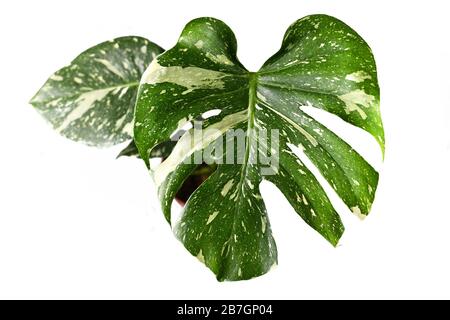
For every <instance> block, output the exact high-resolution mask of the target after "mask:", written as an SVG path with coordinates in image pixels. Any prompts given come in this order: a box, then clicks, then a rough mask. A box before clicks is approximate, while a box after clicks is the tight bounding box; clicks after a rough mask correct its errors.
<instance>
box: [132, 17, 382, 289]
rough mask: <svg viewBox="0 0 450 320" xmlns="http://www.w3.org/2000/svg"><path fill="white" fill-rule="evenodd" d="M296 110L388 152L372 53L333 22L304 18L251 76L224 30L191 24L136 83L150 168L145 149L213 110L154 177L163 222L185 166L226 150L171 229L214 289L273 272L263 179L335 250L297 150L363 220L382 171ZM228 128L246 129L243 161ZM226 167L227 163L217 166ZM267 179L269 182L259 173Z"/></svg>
mask: <svg viewBox="0 0 450 320" xmlns="http://www.w3.org/2000/svg"><path fill="white" fill-rule="evenodd" d="M303 106H313V107H315V108H320V109H323V110H326V111H327V112H329V113H332V114H334V115H336V116H338V117H340V118H342V119H343V120H344V121H346V122H348V123H350V124H352V125H354V126H357V127H359V128H362V129H364V130H366V131H367V132H369V133H370V134H371V135H373V136H374V137H375V139H376V140H377V141H378V142H379V144H380V146H381V149H382V150H384V133H383V127H382V123H381V117H380V110H379V87H378V83H377V74H376V67H375V61H374V58H373V55H372V52H371V50H370V48H369V46H368V45H367V44H366V43H365V42H364V40H363V39H362V38H361V37H360V36H359V35H358V34H357V33H356V32H355V31H354V30H352V29H351V28H350V27H348V26H347V25H346V24H344V23H343V22H341V21H339V20H337V19H335V18H333V17H330V16H325V15H313V16H308V17H305V18H303V19H300V20H298V21H297V22H295V23H294V24H292V25H291V26H290V27H289V29H288V30H287V32H286V34H285V37H284V40H283V43H282V47H281V49H280V50H279V51H278V52H277V53H276V54H275V55H274V56H272V57H271V58H270V59H269V60H268V61H267V62H266V63H265V64H264V65H263V67H262V68H261V70H260V71H258V72H256V73H253V72H248V71H247V70H246V69H245V68H244V67H243V66H242V64H241V63H240V62H239V60H238V59H237V57H236V39H235V36H234V34H233V33H232V31H231V30H230V29H229V27H228V26H226V25H225V24H224V23H223V22H221V21H219V20H216V19H212V18H200V19H196V20H193V21H191V22H190V23H189V24H188V25H187V26H186V27H185V29H184V30H183V32H182V34H181V37H180V38H179V40H178V43H177V44H176V46H175V47H174V48H172V49H170V50H168V51H166V52H165V53H164V54H162V55H160V56H159V57H158V58H157V59H155V60H154V61H153V62H152V64H151V65H150V66H149V68H148V69H147V71H146V72H145V75H144V76H143V78H142V81H141V86H140V89H139V94H138V102H137V105H136V113H135V127H134V133H135V142H136V145H137V147H138V150H139V152H140V154H141V156H142V158H143V159H145V160H146V163H147V165H148V161H147V159H148V155H149V154H150V153H151V152H152V150H153V148H154V147H155V146H157V145H158V144H159V143H161V142H162V141H167V140H168V139H169V137H170V136H171V134H172V133H173V132H176V130H177V129H178V128H180V127H182V126H183V125H184V124H185V123H186V122H188V121H191V120H192V119H195V118H197V117H198V116H199V115H201V114H204V113H205V112H208V111H211V110H217V109H218V110H220V113H219V114H216V115H215V116H211V117H209V118H207V119H206V120H204V121H203V122H201V123H200V125H201V126H202V129H204V130H205V131H203V133H202V134H203V140H200V142H199V143H196V142H195V141H194V143H192V137H193V136H195V134H196V133H197V132H198V131H199V130H197V129H196V128H193V129H190V130H189V131H187V132H186V133H185V134H184V135H183V136H182V137H181V138H180V140H179V141H178V143H177V144H176V146H175V148H174V149H173V151H172V153H171V154H170V156H169V157H168V158H167V159H166V160H165V161H164V162H163V163H162V164H161V165H160V166H159V167H157V168H156V169H155V170H154V171H153V172H152V174H153V178H154V180H155V182H156V185H157V187H158V193H159V198H160V201H161V204H162V209H163V212H164V215H165V216H166V219H167V220H168V221H170V208H171V204H172V201H173V198H174V196H175V194H176V192H177V190H178V189H179V188H180V187H181V186H182V184H183V181H184V180H185V179H186V178H187V177H188V176H189V175H190V174H191V173H192V172H193V171H194V170H195V169H196V167H197V166H198V165H197V164H195V163H193V162H192V159H195V158H196V157H197V156H198V155H200V154H202V152H203V151H207V150H209V148H211V147H212V146H213V145H215V144H216V143H218V142H219V141H222V140H223V139H225V140H226V141H225V142H226V143H225V145H226V146H227V147H226V148H223V152H222V153H219V154H215V159H216V161H217V163H218V167H217V169H216V171H215V172H214V173H212V174H211V176H210V177H209V178H208V179H207V180H206V181H205V182H204V183H203V184H202V185H201V186H200V187H198V189H197V190H196V191H195V192H194V193H193V194H192V195H191V197H190V198H189V200H188V202H187V204H186V206H185V208H184V211H183V214H182V217H181V220H180V221H179V222H178V223H177V224H176V226H175V233H176V235H177V237H178V238H179V239H180V240H181V241H182V243H183V244H184V246H185V247H186V248H187V250H189V252H191V254H193V255H195V256H197V257H198V258H199V259H200V260H201V261H203V262H204V263H205V264H206V265H207V266H208V267H209V268H210V269H211V270H212V271H213V272H214V273H215V274H216V275H217V278H218V280H242V279H249V278H252V277H256V276H259V275H262V274H264V273H266V272H267V271H268V270H270V268H271V267H272V266H273V265H275V264H276V263H277V250H276V246H275V242H274V239H273V237H272V232H271V228H270V223H269V219H268V216H267V212H266V208H265V204H264V201H263V199H262V197H261V194H260V191H259V184H260V182H261V181H262V179H266V180H268V181H271V182H272V183H274V184H275V185H276V186H277V187H278V188H279V189H280V190H281V191H282V192H283V194H284V195H285V197H286V198H287V200H288V201H289V202H290V204H291V205H292V207H293V208H294V209H295V211H296V212H297V213H298V215H299V216H300V217H301V218H303V220H304V221H305V222H306V223H307V224H309V225H310V226H311V227H312V228H314V229H315V230H317V232H318V233H320V234H321V235H322V236H323V237H324V238H325V239H327V240H328V241H329V242H330V243H331V244H332V245H336V244H337V243H338V241H339V239H340V237H341V235H342V233H343V231H344V226H343V225H342V222H341V219H340V217H339V215H338V214H337V212H336V211H335V209H334V207H333V205H332V204H331V202H330V200H329V198H328V196H327V194H326V192H325V191H324V189H323V187H322V186H321V184H320V183H319V182H318V180H317V179H316V177H315V176H314V175H313V174H312V173H311V172H310V170H309V169H308V167H307V166H305V165H304V163H303V162H302V161H301V159H300V158H299V157H298V155H297V152H303V153H304V154H305V155H306V156H307V157H308V158H309V159H310V160H311V162H312V163H313V164H314V165H315V166H316V167H317V169H318V170H319V171H320V173H321V175H322V176H323V177H324V178H325V179H326V181H327V182H328V183H329V184H330V185H331V186H332V188H333V189H334V190H335V191H336V193H337V194H338V195H339V196H340V197H341V198H342V200H343V201H344V202H345V203H346V205H347V206H348V207H349V208H350V209H351V210H352V211H353V212H354V213H355V214H357V215H359V216H366V215H367V214H368V213H369V211H370V207H371V205H372V203H373V200H374V195H375V190H376V187H377V183H378V173H377V172H376V171H375V170H374V169H373V168H372V166H370V164H368V163H367V162H366V161H365V160H364V159H363V158H362V157H361V156H360V155H359V154H358V153H357V152H356V151H355V150H353V149H352V147H351V146H350V145H349V144H347V143H346V142H345V141H343V140H342V139H341V138H339V137H338V136H337V135H336V134H334V133H333V132H332V131H331V130H329V129H327V128H326V127H325V126H324V125H322V124H321V123H319V122H318V121H316V120H315V119H314V118H313V117H311V116H310V115H308V114H307V113H306V112H304V110H303V109H302V107H303ZM208 129H215V131H212V130H209V131H208ZM231 129H244V130H246V133H245V147H244V150H245V152H244V155H243V159H239V155H238V154H236V153H235V152H234V151H233V150H237V148H239V144H238V141H237V139H234V137H233V136H231V135H229V134H228V133H229V132H231ZM262 129H266V130H269V131H270V130H278V132H279V151H277V150H276V149H275V143H273V142H272V141H271V140H269V142H266V143H265V144H264V143H263V142H264V141H265V140H264V141H263V139H262V136H261V135H260V134H258V132H259V131H260V130H262ZM272 132H274V131H272ZM230 145H231V146H233V147H232V148H231V147H229V146H230ZM266 153H269V155H270V156H275V157H277V158H278V159H279V163H278V164H277V166H275V168H273V167H272V168H267V167H265V165H264V164H263V163H262V162H258V161H252V160H254V159H259V157H260V156H261V154H266ZM229 158H231V159H234V164H229V162H228V161H224V159H229ZM189 159H190V160H191V161H190V162H189V161H186V160H189ZM238 160H242V161H238ZM223 162H226V164H223ZM268 169H271V170H272V171H273V173H275V174H272V175H270V174H267V172H268V171H267V170H268ZM264 170H266V171H264Z"/></svg>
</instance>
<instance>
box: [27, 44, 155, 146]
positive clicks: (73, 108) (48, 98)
mask: <svg viewBox="0 0 450 320" xmlns="http://www.w3.org/2000/svg"><path fill="white" fill-rule="evenodd" d="M161 52H163V49H161V48H160V47H159V46H157V45H156V44H154V43H152V42H150V41H148V40H147V39H144V38H141V37H122V38H117V39H115V40H112V41H108V42H104V43H101V44H99V45H97V46H95V47H92V48H90V49H88V50H86V51H85V52H83V53H82V54H80V55H79V56H78V57H77V58H76V59H75V60H73V61H72V63H71V64H70V65H68V66H67V67H64V68H63V69H61V70H59V71H57V72H56V73H55V74H53V75H52V76H51V77H50V78H49V79H48V80H47V82H46V83H45V84H44V86H43V87H42V88H41V89H40V90H39V91H38V93H37V94H36V95H35V96H34V97H33V98H32V99H31V104H32V105H33V106H34V107H36V109H37V110H38V111H39V112H40V113H41V114H42V115H43V116H44V118H46V119H47V120H48V121H49V122H50V123H51V124H52V126H53V127H54V128H55V130H56V131H58V132H59V133H61V134H62V135H63V136H65V137H67V138H69V139H72V140H75V141H82V142H84V143H86V144H88V145H93V146H109V145H113V144H116V143H120V142H122V141H125V140H127V139H130V138H131V137H132V133H133V124H132V121H133V114H134V106H135V102H136V96H137V90H138V86H139V80H140V79H141V76H142V73H143V72H144V71H145V69H146V68H147V67H148V65H149V64H150V62H151V61H152V60H153V59H154V58H155V57H156V56H157V55H158V54H160V53H161Z"/></svg>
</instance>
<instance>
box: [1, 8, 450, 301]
mask: <svg viewBox="0 0 450 320" xmlns="http://www.w3.org/2000/svg"><path fill="white" fill-rule="evenodd" d="M311 13H327V14H331V15H334V16H336V17H338V18H340V19H341V20H343V21H344V22H346V23H347V24H349V25H350V26H352V27H353V28H354V29H355V30H357V31H358V33H360V34H361V35H362V36H363V37H364V38H365V39H366V41H367V42H368V43H369V44H370V46H371V47H372V49H373V51H374V54H375V57H376V60H377V64H378V72H379V82H380V86H381V93H382V96H381V98H382V105H381V110H382V116H383V120H384V124H385V130H386V140H387V150H386V157H385V161H384V164H383V165H382V166H380V165H379V164H378V165H377V168H381V179H380V184H379V188H378V191H377V196H376V200H375V203H374V206H373V210H372V212H371V214H370V216H369V217H368V218H367V219H366V220H365V221H364V222H361V221H359V220H358V219H357V218H356V217H354V216H352V215H351V214H350V213H349V212H348V211H345V210H341V211H343V212H342V218H343V220H344V223H345V224H346V228H347V230H346V233H345V235H344V237H343V239H342V242H341V245H340V246H339V247H338V248H333V247H331V246H330V245H329V244H328V243H327V242H326V241H325V240H323V239H322V238H321V237H320V236H319V235H318V234H317V233H315V232H314V231H313V230H312V229H310V228H309V227H308V226H307V225H306V224H305V223H304V222H303V221H302V220H301V219H300V218H299V217H298V216H297V215H296V214H295V212H294V211H293V210H292V209H291V208H290V207H289V205H288V204H287V202H286V201H285V199H284V198H283V196H282V195H281V193H280V192H278V191H275V190H276V189H275V188H273V187H272V186H270V185H264V186H263V187H262V189H263V195H264V196H265V199H266V204H267V207H268V211H269V214H270V218H271V222H272V227H273V231H274V236H275V239H276V241H277V245H278V250H279V266H278V267H277V268H276V269H275V270H273V271H271V272H270V273H268V274H267V275H265V276H262V277H260V278H257V279H253V280H250V281H243V282H237V283H230V282H227V283H218V282H216V280H215V278H214V276H213V274H212V273H211V272H210V271H209V270H208V269H206V268H205V267H204V266H203V265H202V264H200V263H199V262H198V261H197V260H196V259H195V258H194V257H192V256H190V255H189V254H188V253H187V251H186V250H185V249H184V248H183V246H182V245H181V243H179V242H178V241H177V240H176V239H175V238H174V237H173V235H172V233H171V230H170V228H169V226H168V225H167V224H166V222H165V220H164V218H163V216H162V214H161V212H160V211H159V209H158V208H159V206H158V203H157V201H156V197H155V196H154V190H153V187H152V181H151V179H150V177H149V176H148V174H147V172H146V169H145V166H144V164H143V163H142V162H141V161H140V160H137V159H123V158H122V159H119V160H115V155H116V153H117V152H118V151H119V150H120V146H117V147H115V148H112V149H105V150H97V149H93V148H89V147H85V146H83V145H80V144H77V143H74V142H71V141H68V140H66V139H64V138H62V137H60V136H58V135H57V134H56V133H55V132H54V131H53V130H52V129H50V127H49V126H48V125H47V124H46V123H45V121H44V120H43V119H42V118H41V117H40V116H39V115H38V114H37V112H35V110H33V109H32V107H31V106H30V105H28V103H27V102H28V100H29V99H30V98H31V97H32V96H33V94H34V93H35V91H36V90H37V89H38V88H39V87H40V86H41V85H42V84H43V83H44V81H45V80H46V79H47V77H48V76H49V75H50V74H51V73H52V72H54V71H56V70H57V69H58V68H60V67H62V66H64V65H66V64H67V63H69V62H70V61H71V59H73V58H74V57H75V56H76V55H77V54H78V53H80V52H81V51H83V50H85V49H87V48H88V47H90V46H92V45H95V44H97V43H99V42H102V41H104V40H109V39H111V38H114V37H117V36H122V35H141V36H145V37H148V38H149V39H150V40H152V41H154V42H156V43H158V44H160V45H161V46H162V47H164V48H170V47H171V46H173V45H174V44H175V42H176V40H177V38H178V35H179V33H180V32H181V30H182V28H183V26H184V25H185V24H186V23H187V22H188V21H189V20H191V19H192V18H196V17H200V16H213V17H216V18H219V19H222V20H223V21H225V22H226V23H227V24H228V25H229V26H230V27H231V28H232V29H233V30H234V32H235V34H236V37H237V39H238V44H239V52H238V55H239V57H240V60H241V61H242V63H243V64H244V65H245V66H246V67H247V68H248V69H250V70H257V69H258V68H259V66H260V65H261V64H262V63H263V62H264V61H265V60H266V59H267V58H268V57H269V56H271V55H272V54H273V53H274V52H275V51H277V50H278V48H279V46H280V43H281V39H282V36H283V34H284V31H285V30H286V28H287V27H288V26H289V25H290V24H291V23H292V22H293V21H295V20H296V19H298V18H301V17H303V16H305V15H307V14H311ZM449 13H450V7H449V5H448V2H447V1H440V2H438V1H360V0H357V1H342V0H341V1H318V0H315V1H299V0H295V1H282V0H277V1H261V0H259V1H242V0H240V1H236V2H233V1H230V0H227V1H211V0H205V1H177V2H175V1H170V0H164V1H148V0H147V1H131V0H127V1H111V0H109V1H80V0H78V1H44V0H40V1H17V0H16V1H2V2H1V4H0V32H1V49H0V54H1V59H0V81H1V84H0V88H1V100H0V103H1V106H0V113H1V115H0V116H1V118H0V131H1V135H0V136H1V151H0V153H1V157H0V298H138V299H140V298H161V299H167V298H181V299H187V298H191V299H197V298H209V299H214V298H236V299H239V298H247V299H259V298H275V299H277V298H280V299H281V298H288V299H291V298H292V299H300V298H344V299H345V298H450V272H449V271H450V231H449V230H450V210H449V208H450V206H449V201H450V192H449V191H450V186H449V183H448V181H450V180H449V178H450V168H449V163H450V162H449V160H450V111H449V110H450V80H449V77H448V74H449V73H450V62H449V61H450V45H449V43H450V42H449V37H448V32H449V31H450V19H449V18H448V14H449ZM349 130H352V129H349ZM347 135H348V134H347ZM350 135H351V136H353V134H350ZM355 136H357V134H355ZM366 138H367V137H366ZM358 141H360V140H358ZM361 141H362V140H361ZM365 141H368V142H367V143H360V142H357V143H356V145H355V148H357V149H358V150H361V152H362V153H363V154H364V155H365V156H367V157H368V158H369V159H371V161H373V163H376V162H378V163H379V162H380V156H379V150H378V149H377V147H376V145H375V144H374V143H373V141H372V140H370V139H369V140H367V139H366V140H365ZM375 165H376V164H375ZM338 207H342V205H339V204H338ZM341 209H342V208H341Z"/></svg>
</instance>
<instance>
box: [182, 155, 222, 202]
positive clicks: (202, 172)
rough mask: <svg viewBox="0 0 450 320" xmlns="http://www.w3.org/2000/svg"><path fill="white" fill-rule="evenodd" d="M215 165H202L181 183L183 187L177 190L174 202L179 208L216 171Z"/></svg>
mask: <svg viewBox="0 0 450 320" xmlns="http://www.w3.org/2000/svg"><path fill="white" fill-rule="evenodd" d="M216 169H217V165H215V164H213V165H208V164H206V163H202V164H201V165H199V166H198V167H197V169H195V170H194V172H193V173H192V174H191V175H190V176H189V177H188V178H187V179H186V180H185V181H184V182H183V185H182V186H181V188H180V189H179V190H178V192H177V194H176V196H175V200H176V201H177V203H178V204H179V205H180V206H182V207H183V206H184V205H185V204H186V202H187V201H188V199H189V197H190V196H191V195H192V193H194V191H195V190H197V188H198V187H200V185H201V184H202V183H203V182H205V180H206V179H208V177H209V176H210V175H211V174H213V173H214V171H216Z"/></svg>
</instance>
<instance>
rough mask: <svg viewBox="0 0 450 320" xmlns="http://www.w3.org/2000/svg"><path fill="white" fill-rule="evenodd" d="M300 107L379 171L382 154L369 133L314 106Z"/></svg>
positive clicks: (381, 163)
mask: <svg viewBox="0 0 450 320" xmlns="http://www.w3.org/2000/svg"><path fill="white" fill-rule="evenodd" d="M300 109H301V110H302V111H303V112H305V113H306V114H308V115H309V116H311V117H312V118H314V119H315V120H316V121H318V122H320V123H321V124H322V125H324V126H325V127H327V128H328V129H329V130H330V131H332V132H333V133H334V134H336V135H337V136H339V137H341V138H342V140H344V141H345V142H347V143H348V144H349V145H350V146H351V147H352V148H353V149H355V151H356V152H357V153H359V154H360V155H361V156H362V157H363V158H364V159H366V161H367V162H368V163H369V164H370V165H371V166H373V167H374V169H375V170H377V171H380V169H381V167H382V165H383V156H382V153H381V152H379V149H380V147H379V145H378V142H377V141H376V140H375V138H374V137H373V136H372V135H371V134H370V133H368V132H367V131H365V130H363V129H361V128H358V127H357V126H354V125H352V124H350V123H348V122H346V121H344V120H342V119H341V118H339V117H338V116H336V115H334V114H332V113H330V112H327V111H325V110H322V109H319V108H316V107H314V106H301V107H300Z"/></svg>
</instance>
